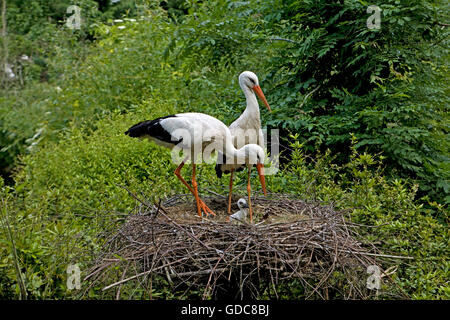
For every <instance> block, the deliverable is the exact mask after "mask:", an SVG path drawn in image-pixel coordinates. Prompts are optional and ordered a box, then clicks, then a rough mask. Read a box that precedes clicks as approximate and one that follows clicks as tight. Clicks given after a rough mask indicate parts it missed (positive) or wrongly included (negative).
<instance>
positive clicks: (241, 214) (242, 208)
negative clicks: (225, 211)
mask: <svg viewBox="0 0 450 320" xmlns="http://www.w3.org/2000/svg"><path fill="white" fill-rule="evenodd" d="M237 205H238V207H239V211H238V212H236V213H233V214H232V215H231V216H230V217H229V219H230V222H231V221H239V222H242V221H244V220H245V219H246V218H247V213H248V209H249V207H248V204H247V201H245V199H244V198H241V199H239V200H238V202H237Z"/></svg>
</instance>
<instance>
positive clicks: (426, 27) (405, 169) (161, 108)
mask: <svg viewBox="0 0 450 320" xmlns="http://www.w3.org/2000/svg"><path fill="white" fill-rule="evenodd" d="M8 3H9V5H8V6H9V7H8V12H7V14H8V25H9V27H8V28H9V29H8V30H9V51H10V58H11V60H10V62H13V63H14V64H15V65H16V67H17V68H19V67H20V70H21V72H22V73H21V77H22V79H23V83H20V82H17V83H14V84H12V83H9V84H8V85H7V87H5V90H2V94H1V95H0V145H1V147H0V148H1V149H0V150H1V152H0V167H1V169H2V171H3V173H5V172H7V173H9V174H11V172H12V171H13V170H14V181H12V179H9V180H7V183H8V184H9V187H6V186H4V184H3V180H0V181H1V184H0V187H1V198H2V203H1V205H2V207H1V208H0V211H1V213H2V226H1V227H2V228H1V229H0V239H2V240H1V242H0V296H1V297H4V298H11V297H14V298H18V297H20V296H22V297H23V296H24V295H27V296H28V297H32V298H77V297H78V296H77V294H78V293H76V292H69V291H67V290H66V285H65V280H66V268H67V265H68V264H69V263H73V262H79V263H80V266H81V269H82V270H84V269H85V268H86V267H87V265H86V262H88V261H90V259H92V256H93V254H95V252H98V250H100V245H101V243H102V241H103V239H102V233H101V232H102V231H104V232H106V231H108V230H112V229H113V228H115V227H117V225H120V223H121V222H122V219H123V213H126V212H129V211H130V210H132V208H133V207H134V206H135V204H136V203H135V201H134V200H133V199H132V198H131V197H129V195H128V194H127V192H126V191H125V190H124V189H123V188H121V187H120V186H122V185H123V186H126V187H128V188H129V189H130V190H132V191H135V192H137V193H138V194H140V193H142V194H143V195H145V196H146V197H148V198H149V199H150V200H157V199H159V198H163V197H166V196H169V195H171V194H174V193H181V192H185V190H184V188H183V187H182V185H181V184H180V183H179V182H178V181H177V180H176V178H175V177H174V175H173V170H174V169H175V167H174V165H172V162H171V159H170V154H169V152H167V151H162V150H163V149H160V148H159V147H156V146H155V145H153V144H150V143H148V142H146V141H143V142H141V141H137V140H135V139H130V138H129V137H126V136H125V135H124V134H123V132H124V131H125V130H126V129H127V128H128V127H129V126H130V125H132V124H134V123H136V122H138V121H141V120H143V119H151V118H155V117H158V116H162V115H165V114H169V113H174V112H187V111H198V112H206V113H208V114H211V115H213V116H216V117H218V118H219V119H221V120H223V121H224V122H225V123H231V121H233V120H234V119H236V118H237V116H238V115H239V114H240V113H241V112H242V110H243V103H244V99H243V97H242V93H241V91H240V89H239V86H238V83H237V75H238V74H239V73H240V72H241V71H243V70H246V69H247V70H252V71H254V72H256V73H257V74H258V76H259V78H260V82H261V86H262V88H263V90H264V92H265V93H266V96H267V98H268V100H269V103H270V104H271V106H272V110H273V112H272V113H270V114H268V113H267V112H266V111H262V117H263V119H262V121H263V123H264V124H267V125H270V126H275V127H278V128H281V129H283V130H284V131H283V132H292V133H293V135H292V136H290V137H288V138H287V140H288V141H290V148H291V151H290V152H291V154H290V162H289V163H288V164H287V165H286V167H285V168H283V169H282V170H281V171H280V172H279V173H278V174H277V175H275V176H268V177H267V185H268V188H269V190H271V191H273V192H282V193H287V192H290V193H293V194H296V195H298V196H299V197H302V198H304V199H314V200H320V201H325V202H328V203H330V202H331V203H333V204H334V205H336V206H337V207H338V208H339V209H343V210H348V212H349V215H350V217H351V218H352V219H353V220H354V221H355V222H358V223H361V224H363V225H367V226H369V227H367V229H366V230H365V231H366V232H365V234H364V235H363V236H364V237H363V239H361V241H372V242H375V243H376V245H377V246H379V247H380V248H381V249H382V250H383V251H384V252H388V253H389V252H392V253H394V254H404V255H408V256H412V257H414V260H411V261H408V262H407V263H401V262H399V268H398V270H397V272H396V273H395V274H394V275H393V277H394V279H395V281H396V283H397V284H398V287H397V288H388V291H387V292H386V294H385V295H382V296H381V298H389V297H390V294H391V293H392V294H397V293H399V292H403V294H404V295H406V296H409V297H411V298H425V299H438V298H447V299H448V298H449V290H448V284H447V282H448V278H449V270H450V268H449V265H448V261H447V260H448V259H447V257H448V249H447V244H448V238H449V237H448V236H449V234H448V227H447V226H448V209H447V206H446V204H448V202H449V199H450V198H449V195H448V192H449V186H448V181H449V175H448V174H449V172H450V168H449V163H450V162H449V161H448V160H449V159H448V155H449V143H448V142H449V141H448V134H447V133H448V110H447V108H448V107H447V106H448V88H447V87H446V83H447V82H448V81H447V78H448V75H447V74H448V30H447V29H448V28H447V29H446V28H444V27H443V26H442V25H440V24H439V22H442V21H447V20H446V18H445V16H444V14H443V13H444V12H448V10H445V8H446V6H447V7H448V4H445V3H441V2H436V3H434V4H432V3H431V2H430V1H425V2H423V1H422V2H420V3H419V2H418V1H393V0H392V1H387V2H385V3H384V4H380V7H381V8H382V10H383V11H382V26H381V29H380V30H378V31H370V30H368V29H367V27H366V19H367V17H368V14H367V13H366V11H365V10H366V8H367V5H368V4H367V3H364V2H363V1H358V2H356V1H340V2H329V1H306V0H302V1H299V0H297V1H294V0H271V1H257V0H252V1H248V2H233V1H225V0H215V1H212V2H201V1H190V2H185V1H167V3H162V4H161V7H162V8H161V7H160V6H159V2H158V1H156V2H155V1H142V2H138V3H136V5H134V4H133V3H132V1H131V2H130V1H122V2H121V4H120V5H113V6H109V7H108V6H105V7H102V11H99V10H98V9H97V3H96V1H92V0H82V1H78V4H79V5H81V6H82V7H83V12H84V14H85V19H86V20H85V21H86V22H87V23H86V24H84V25H83V28H82V30H78V31H71V30H68V29H67V28H65V27H64V26H63V24H62V22H63V20H64V17H65V8H66V7H65V5H66V4H67V1H59V2H57V1H41V0H33V1H29V2H27V3H28V6H25V4H24V2H22V1H14V0H11V1H8ZM48 18H50V20H49V19H48ZM117 18H123V19H121V20H122V21H114V20H113V19H117ZM129 18H133V19H129ZM91 41H92V42H91ZM22 54H26V55H28V56H30V57H32V61H31V62H23V61H21V60H20V56H21V55H22ZM17 70H19V69H17ZM162 154H163V156H162ZM165 154H167V156H166V155H165ZM19 156H20V161H17V159H18V157H19ZM17 164H19V166H18V167H17V166H16V165H17ZM183 172H184V173H185V174H186V176H188V175H189V173H190V172H189V169H184V170H183ZM254 178H255V185H257V182H256V181H257V179H256V176H255V177H254ZM235 182H236V187H237V188H236V191H237V192H241V191H242V192H243V193H245V178H244V179H243V178H242V177H240V176H239V175H238V176H237V177H236V180H235ZM205 185H208V189H210V190H214V191H215V192H223V190H224V188H223V181H220V180H218V179H217V178H215V176H214V170H213V166H208V165H205V166H200V169H199V188H200V191H202V186H205ZM418 198H421V199H420V201H418V200H417V199H418ZM5 219H6V220H5ZM5 221H7V223H6V224H5ZM7 225H9V226H10V228H7V227H6V226H7ZM99 234H100V236H99ZM13 244H14V246H15V247H16V252H17V254H16V255H14V254H13V251H12V248H13ZM15 265H16V266H17V265H18V266H20V268H19V270H20V271H19V272H18V271H17V268H16V267H14V266H15ZM119 271H120V270H119ZM119 271H118V273H117V277H120V272H119ZM335 277H336V282H337V283H339V275H335ZM21 279H22V280H21ZM100 289H101V288H96V287H94V288H92V290H91V291H90V292H89V298H111V296H109V293H103V292H101V291H100ZM282 289H283V290H282V291H283V293H282V297H283V298H296V299H298V298H301V297H302V292H303V290H302V288H301V287H299V286H298V284H296V283H292V284H291V285H289V286H288V287H287V288H282ZM123 290H124V292H126V290H133V288H132V287H126V286H124V288H123ZM182 294H183V293H181V292H172V291H171V289H170V288H169V286H168V284H167V283H165V281H164V280H163V279H155V287H154V292H153V293H152V296H153V297H160V298H174V297H179V296H181V295H182ZM190 294H191V295H190V296H192V297H196V293H195V292H191V293H190ZM142 298H148V294H147V293H144V292H143V293H142Z"/></svg>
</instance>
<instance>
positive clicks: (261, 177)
mask: <svg viewBox="0 0 450 320" xmlns="http://www.w3.org/2000/svg"><path fill="white" fill-rule="evenodd" d="M256 169H257V170H258V175H259V181H261V187H262V189H263V192H264V195H265V196H267V192H266V178H265V177H264V165H263V164H262V163H257V164H256Z"/></svg>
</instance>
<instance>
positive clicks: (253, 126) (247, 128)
mask: <svg viewBox="0 0 450 320" xmlns="http://www.w3.org/2000/svg"><path fill="white" fill-rule="evenodd" d="M239 85H240V87H241V89H242V91H243V92H244V95H245V99H246V101H247V107H246V108H245V110H244V112H243V113H242V114H241V115H240V117H239V118H237V119H236V120H235V121H234V122H233V123H232V124H231V125H230V127H229V129H230V132H231V135H232V138H233V145H234V146H235V147H236V148H242V146H244V145H245V144H248V143H254V144H257V145H259V146H260V147H261V148H264V136H263V133H262V130H261V119H260V111H259V104H258V100H257V99H256V95H255V93H256V94H257V95H258V97H259V98H260V99H261V100H262V101H263V102H264V104H265V105H266V107H267V109H268V110H269V111H270V112H271V110H270V106H269V103H268V102H267V100H266V97H265V96H264V93H263V92H262V90H261V87H260V86H259V80H258V77H257V76H256V74H254V73H253V72H251V71H244V72H242V73H241V74H240V75H239ZM244 167H245V166H244V165H242V164H239V163H236V161H233V159H229V158H227V157H225V155H223V154H220V153H219V157H218V159H217V164H216V174H217V177H219V178H221V177H222V174H223V173H230V184H229V190H230V191H229V194H228V213H231V196H232V191H233V173H234V171H241V170H242V169H243V168H244ZM258 170H262V169H260V168H259V169H258ZM263 191H264V195H266V191H265V189H264V190H263Z"/></svg>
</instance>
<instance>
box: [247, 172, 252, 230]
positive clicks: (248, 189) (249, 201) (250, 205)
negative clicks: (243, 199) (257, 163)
mask: <svg viewBox="0 0 450 320" xmlns="http://www.w3.org/2000/svg"><path fill="white" fill-rule="evenodd" d="M251 170H252V166H251V165H249V166H248V183H247V193H248V212H249V214H250V223H251V222H252V215H253V211H252V201H251V199H250V196H251V193H252V187H251V186H250V174H251Z"/></svg>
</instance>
